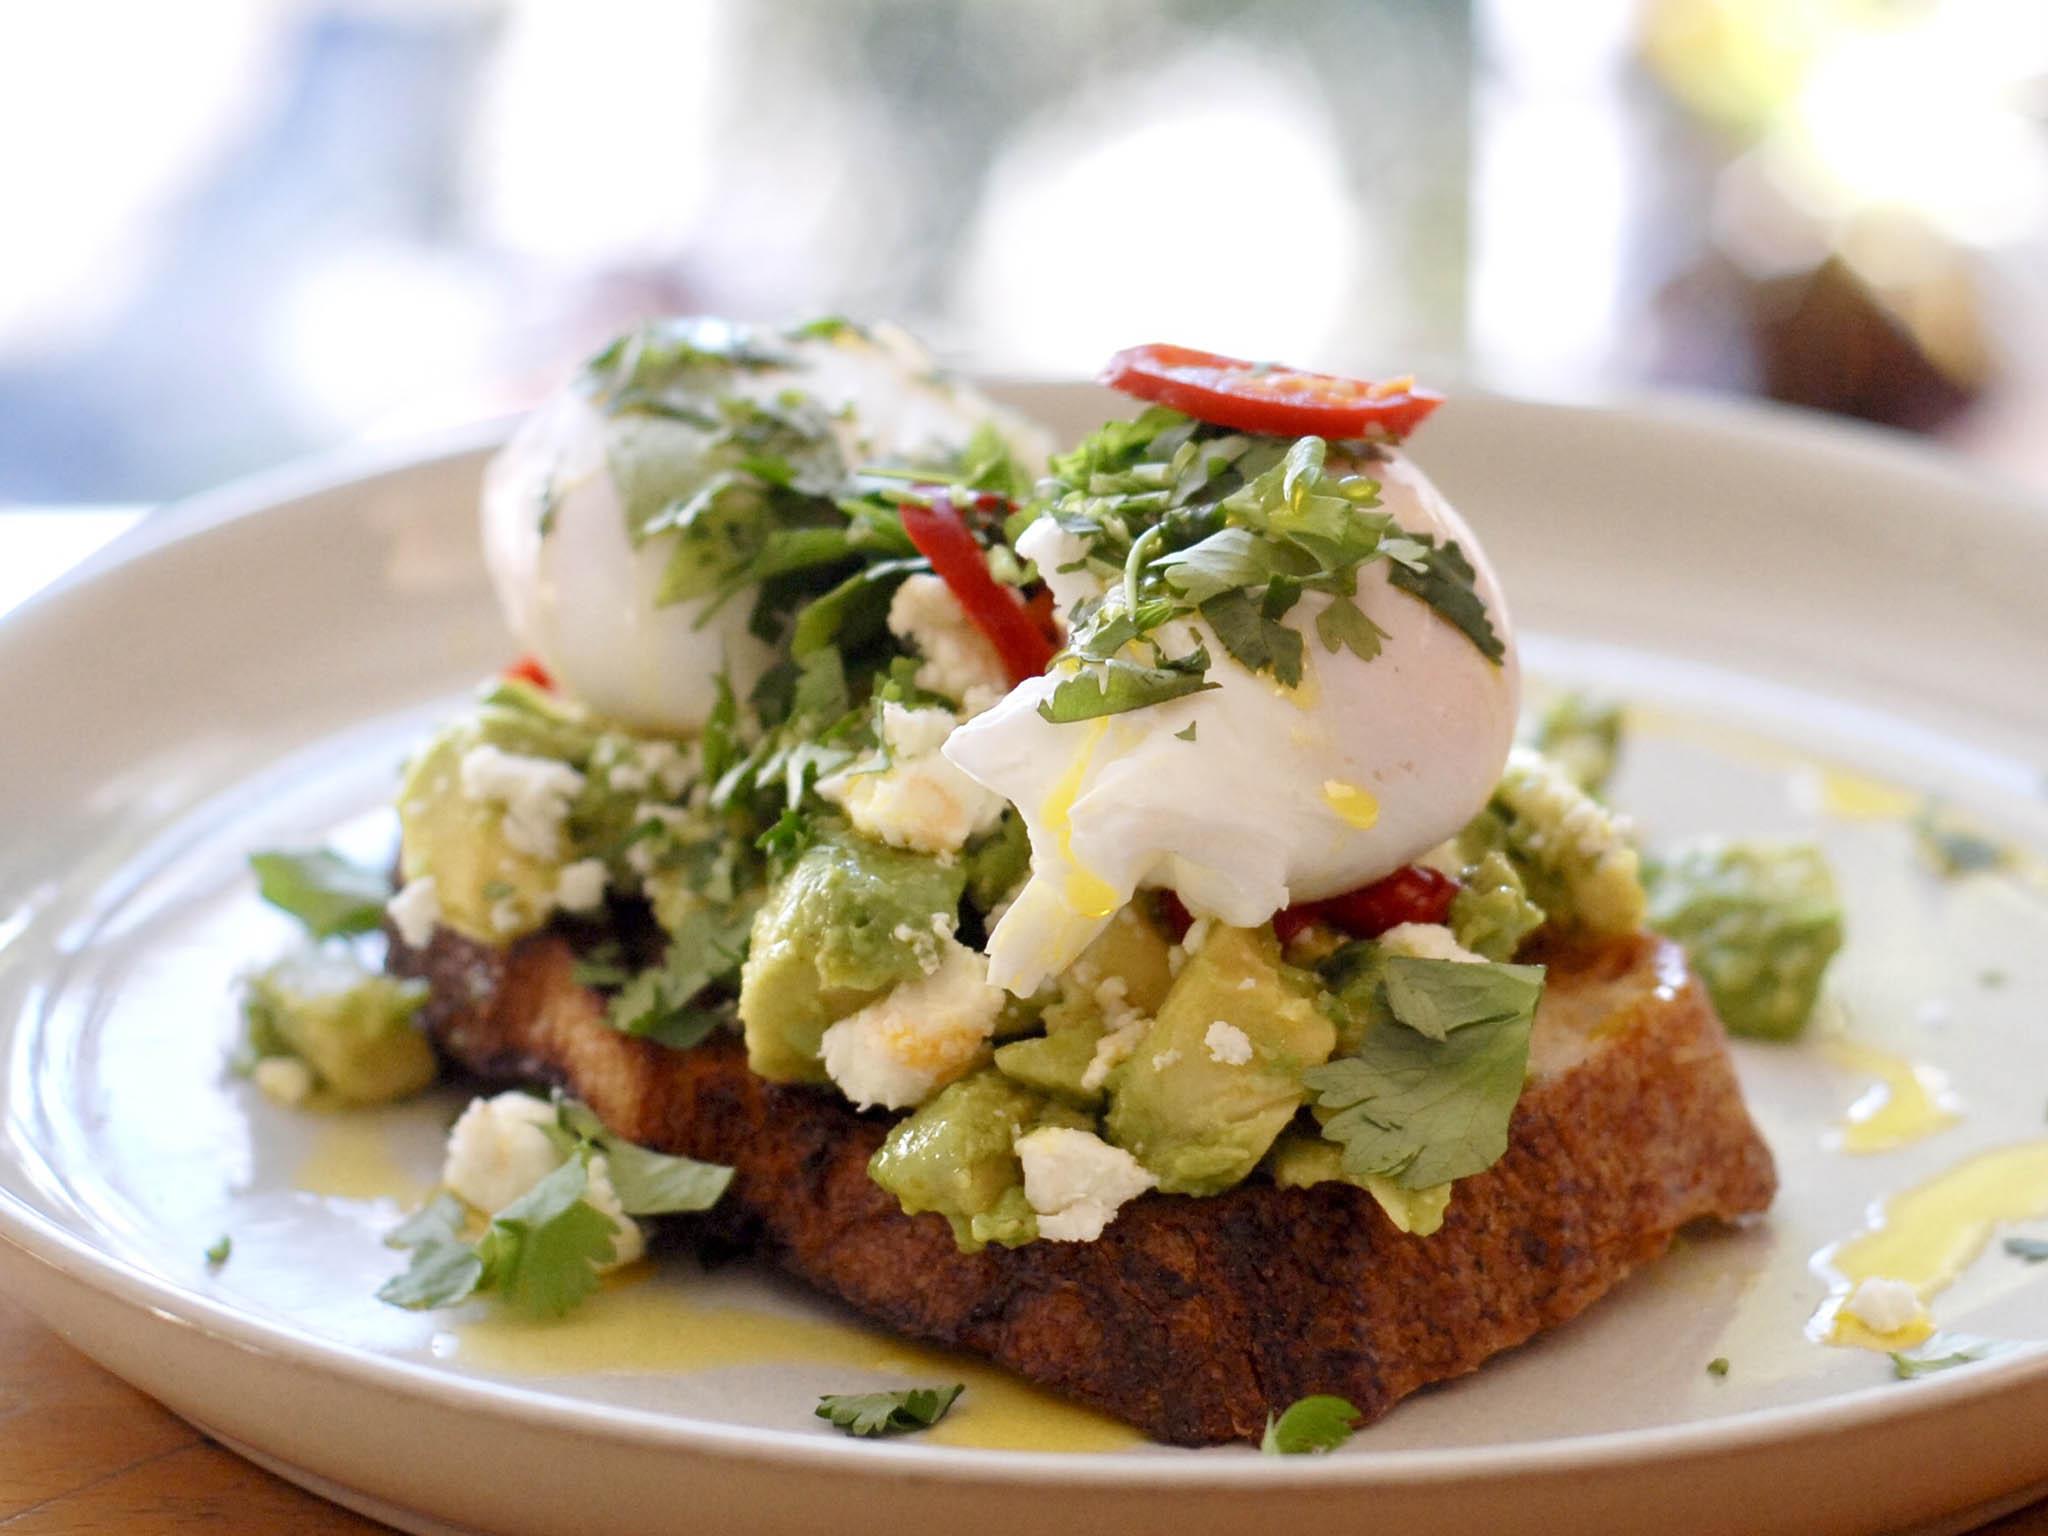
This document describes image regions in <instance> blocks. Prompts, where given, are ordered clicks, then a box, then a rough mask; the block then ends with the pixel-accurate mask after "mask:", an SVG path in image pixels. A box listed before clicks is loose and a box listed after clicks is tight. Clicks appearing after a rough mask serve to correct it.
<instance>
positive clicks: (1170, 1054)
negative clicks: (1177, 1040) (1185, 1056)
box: [1152, 1045, 1180, 1072]
mask: <svg viewBox="0 0 2048 1536" xmlns="http://www.w3.org/2000/svg"><path fill="white" fill-rule="evenodd" d="M1179 1060H1180V1047H1179V1046H1177V1045H1169V1046H1168V1047H1167V1048H1166V1049H1165V1050H1163V1051H1161V1052H1160V1053H1159V1054H1158V1055H1156V1056H1154V1057H1153V1058H1152V1070H1153V1071H1154V1072H1164V1071H1165V1070H1166V1069H1167V1068H1168V1067H1170V1066H1172V1065H1173V1064H1174V1063H1175V1062H1176V1061H1179Z"/></svg>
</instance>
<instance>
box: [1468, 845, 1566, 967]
mask: <svg viewBox="0 0 2048 1536" xmlns="http://www.w3.org/2000/svg"><path fill="white" fill-rule="evenodd" d="M1543 918H1544V912H1543V909H1542V908H1541V907H1539V906H1537V905H1536V903H1535V902H1533V901H1531V900H1530V899H1529V893H1528V891H1527V890H1526V889H1525V888H1524V886H1523V885H1522V877H1521V875H1520V874H1518V873H1517V872H1516V870H1515V866H1514V863H1513V861H1511V860H1510V859H1509V858H1508V856H1507V855H1506V854H1505V853H1502V852H1500V851H1499V850H1497V849H1494V850H1489V851H1488V852H1486V853H1485V854H1483V855H1482V856H1481V857H1480V858H1479V860H1478V862H1477V863H1475V864H1473V865H1471V866H1470V867H1469V868H1467V869H1466V870H1465V872H1464V875H1463V877H1462V881H1461V889H1460V890H1459V892H1458V894H1457V896H1456V897H1455V898H1454V899H1453V900H1452V902H1451V933H1452V935H1453V936H1454V937H1455V938H1456V939H1457V941H1458V942H1459V943H1460V944H1461V945H1463V946H1464V947H1465V948H1466V949H1469V950H1471V951H1472V952H1473V953H1474V954H1477V955H1484V956H1485V957H1486V958H1487V959H1489V960H1512V959H1514V957H1515V951H1516V950H1517V949H1519V948H1520V947H1521V943H1522V940H1524V939H1526V938H1527V937H1528V936H1529V935H1530V934H1532V933H1534V932H1535V931H1536V930H1537V929H1538V928H1541V927H1542V926H1543Z"/></svg>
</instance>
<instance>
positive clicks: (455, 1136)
mask: <svg viewBox="0 0 2048 1536" xmlns="http://www.w3.org/2000/svg"><path fill="white" fill-rule="evenodd" d="M554 1123H555V1110H554V1106H553V1105H551V1104H549V1103H548V1102H547V1101H546V1100H544V1099H536V1098H535V1097H533V1095H532V1094H529V1093H501V1094H499V1095H498V1096H497V1097H496V1098H491V1099H471V1100H470V1102H469V1108H467V1109H465V1110H464V1111H463V1112H462V1118H461V1119H460V1120H457V1121H456V1122H455V1129H454V1130H452V1131H450V1132H449V1133H448V1154H447V1157H446V1158H445V1159H444V1160H443V1162H442V1164H441V1182H442V1183H443V1184H445V1185H447V1186H448V1187H449V1188H450V1189H452V1190H454V1191H455V1193H456V1194H457V1195H459V1196H461V1197H462V1199H463V1200H464V1202H466V1203H467V1204H469V1205H473V1206H475V1207H476V1208H477V1209H478V1210H480V1211H482V1212H484V1213H485V1214H486V1215H493V1214H495V1213H497V1212H499V1211H502V1210H503V1209H504V1208H505V1207H506V1206H508V1205H510V1204H511V1203H512V1202H513V1201H514V1200H517V1199H518V1198H519V1197H520V1196H521V1195H523V1194H525V1193H526V1192H527V1191H528V1190H529V1189H531V1188H533V1186H534V1185H536V1184H538V1183H539V1182H540V1181H541V1180H542V1179H544V1178H546V1177H547V1176H548V1175H549V1174H551V1173H553V1172H554V1171H555V1170H556V1169H557V1168H559V1167H561V1166H562V1157H561V1154H560V1153H559V1152H557V1151H556V1150H555V1144H554V1142H553V1141H551V1140H549V1139H548V1136H547V1133H546V1131H545V1130H543V1129H542V1127H544V1126H551V1125H553V1124H554Z"/></svg>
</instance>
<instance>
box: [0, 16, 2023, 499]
mask: <svg viewBox="0 0 2048 1536" xmlns="http://www.w3.org/2000/svg"><path fill="white" fill-rule="evenodd" d="M0 146H4V147H0V209H4V215H0V217H4V229H5V236H6V237H5V239H0V503H12V504H15V505H16V506H17V507H22V506H36V507H40V508H46V509H48V508H65V507H77V508H89V507H92V506H104V505H106V504H110V503H111V504H145V503H154V502H158V501H161V500H163V499H166V498H169V497H174V496H177V495H180V494H183V493H186V492H189V491H192V490H195V489H198V488H201V487H204V486H207V485H209V484H212V483H215V482H217V481H220V480H223V479H226V478H228V477H231V476H234V475H237V474H240V473H243V472H246V471H248V470H251V469H255V468H260V467H263V466H266V465H270V464H273V463H276V462H278V461H281V460H284V459H287V458H290V457H293V456H295V455H298V454H301V453H305V452H308V451H312V450H318V449H323V448H328V447H332V446H336V445H340V444H344V443H349V442H356V441H362V440H367V439H390V438H395V437H404V436H408V435H413V434H418V433H422V432H426V431H430V430H432V429H435V428H437V427H442V426H446V425H449V424H453V423H456V422H461V421H466V420H472V419H475V418H478V417H481V416H486V415H491V414H496V413H499V412H502V411H505V410H508V409H511V408H514V407H516V406H518V405H520V404H522V403H524V402H526V401H528V400H530V399H532V398H534V397H535V396H536V395H537V394H539V393H540V392H542V391H543V390H545V389H546V388H548V387H549V386H550V385H552V384H553V383H554V382H556V381H557V380H558V379H559V378H560V377H562V376H563V375H564V374H565V372H566V371H567V370H568V369H569V368H571V367H572V366H573V365H574V364H575V363H576V362H577V361H579V360H580V359H581V358H582V357H583V356H584V355H586V354H587V353H588V352H590V351H591V350H592V349H593V348H594V347H595V346H596V345H597V344H598V343H599V342H600V341H602V340H603V339H604V338H605V337H606V336H607V335H609V334H610V333H611V332H613V331H615V330H616V329H618V328H619V327H621V326H622V325H624V324H626V323H628V322H630V321H632V320H634V319H635V318H637V317H640V316H643V315H646V314H648V313H651V312H659V311H670V310H711V311H720V312H726V313H731V314H735V315H742V316H761V317H781V316H790V315H803V314H811V313H819V312H844V313H848V314H851V315H855V316H893V317H897V318H900V319H902V320H904V321H905V322H907V323H908V324H910V325H911V326H912V327H913V328H914V329H917V330H919V331H921V332H923V333H924V334H925V335H926V336H927V338H928V339H929V340H930V341H931V342H932V343H933V344H934V345H935V346H936V347H937V348H938V349H939V350H940V351H941V352H942V354H943V355H944V356H945V358H946V359H947V360H948V361H949V362H952V363H954V364H957V365H960V366H963V367H967V368H974V369H985V370H991V371H995V372H1003V373H1028V374H1046V375H1073V374H1086V373H1090V372H1092V371H1093V369H1094V368H1095V367H1096V365H1097V364H1098V363H1099V362H1100V361H1101V359H1102V358H1103V357H1104V356H1105V355H1106V354H1107V353H1108V352H1109V351H1111V350H1112V349H1114V348H1115V347H1118V346H1121V345H1124V344H1128V343H1130V342H1133V341H1140V340H1151V339H1167V338H1170V339H1174V340H1179V341H1185V342H1188V343H1191V344H1195V345H1200V346H1205V347H1210V348H1214V349H1217V350H1221V351H1238V352H1246V353H1251V354H1254V355H1258V356H1266V357H1277V358H1284V359H1286V360H1288V361H1290V362H1297V363H1304V364H1310V365H1324V366H1330V367H1335V368H1339V369H1346V370H1356V371H1363V372H1373V371H1379V372H1406V371H1409V370H1411V369H1412V370H1414V371H1417V372H1419V373H1422V374H1423V375H1424V376H1425V377H1426V378H1428V379H1430V380H1432V381H1446V382H1450V383H1453V384H1470V385H1482V386H1486V387H1491V388H1496V389H1504V390H1509V391H1515V392H1521V393H1530V394H1537V395H1543V396H1550V397H1564V398H1599V397H1607V396H1613V395H1617V394H1627V393H1629V392H1632V391H1637V390H1640V389H1644V388H1649V387H1672V386H1676V387H1683V388H1688V389H1696V390H1707V391H1715V392H1720V393H1723V394H1750V395H1766V396H1771V397H1775V398H1777V399H1781V400H1787V401H1793V402H1797V403H1800V404H1804V405H1810V406H1814V407H1818V408H1821V409H1825V410H1832V411H1838V412H1843V413H1846V414H1849V415H1852V416H1858V417H1863V418H1866V419H1870V420H1875V421H1879V422H1884V423H1888V424H1891V425H1894V426H1897V427H1901V428H1905V429H1909V430H1913V431H1918V432H1926V433H1932V434H1937V435H1938V436H1940V437H1941V438H1942V439H1943V440H1945V441H1947V442H1949V443H1951V444H1953V445H1955V446H1957V447H1959V448H1960V449H1962V450H1963V451H1965V452H1968V453H1971V454H1974V455H1977V456H1979V457H1980V458H1982V459H1984V460H1985V461H1986V462H1988V463H1991V464H1994V465H1997V466H1998V467H2000V468H2002V469H2004V470H2005V471H2007V472H2010V473H2016V474H2019V475H2022V476H2025V477H2027V478H2030V479H2033V480H2034V481H2036V482H2037V483H2040V484H2043V485H2048V432H2044V431H2042V430H2040V427H2039V426H2038V425H2036V424H2048V3H2043V0H1570V3H1567V4H1558V3H1543V0H1426V3H1425V0H1115V3H1106V4H1096V5H1077V4H1073V3H1072V0H982V3H977V4H958V3H953V0H646V3H630V0H580V3H574V4H571V3H567V0H465V3H456V0H441V3H425V0H416V3H398V0H300V3H278V0H269V3H263V0H190V3H186V4H179V5H164V4H157V3H149V0H133V3H113V0H66V3H65V4H62V5H13V6H6V7H4V8H0ZM73 526H75V527H77V528H81V529H82V528H84V527H86V526H87V524H86V523H85V522H83V521H79V522H76V523H75V524H74V525H73Z"/></svg>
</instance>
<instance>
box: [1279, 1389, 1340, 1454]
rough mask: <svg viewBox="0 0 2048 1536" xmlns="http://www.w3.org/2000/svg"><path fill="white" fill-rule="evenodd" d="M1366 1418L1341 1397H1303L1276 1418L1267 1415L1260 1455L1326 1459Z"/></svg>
mask: <svg viewBox="0 0 2048 1536" xmlns="http://www.w3.org/2000/svg"><path fill="white" fill-rule="evenodd" d="M1363 1417H1364V1415H1363V1414H1361V1413H1360V1412H1359V1411H1358V1410H1357V1409H1356V1408H1354V1407H1352V1405H1351V1404H1350V1403H1348V1402H1346V1401H1345V1400H1344V1399H1343V1398H1341V1397H1327V1396H1317V1397H1304V1398H1303V1399H1301V1401H1300V1402H1298V1403H1294V1404H1292V1405H1291V1406H1290V1407H1289V1408H1288V1409H1287V1410H1286V1412H1284V1413H1282V1414H1280V1415H1278V1416H1277V1417H1276V1416H1274V1415H1273V1414H1270V1413H1269V1414H1267V1415H1266V1433H1265V1435H1264V1437H1263V1438H1262V1439H1261V1440H1260V1441H1259V1452H1260V1454H1261V1455H1265V1456H1320V1455H1323V1454H1325V1453H1326V1452H1329V1451H1334V1450H1335V1449H1337V1447H1338V1446H1340V1445H1342V1444H1343V1443H1344V1442H1345V1441H1347V1440H1349V1439H1350V1438H1351V1433H1352V1429H1353V1427H1354V1426H1355V1425H1356V1424H1357V1423H1358V1421H1359V1420H1360V1419H1361V1418H1363Z"/></svg>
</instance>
